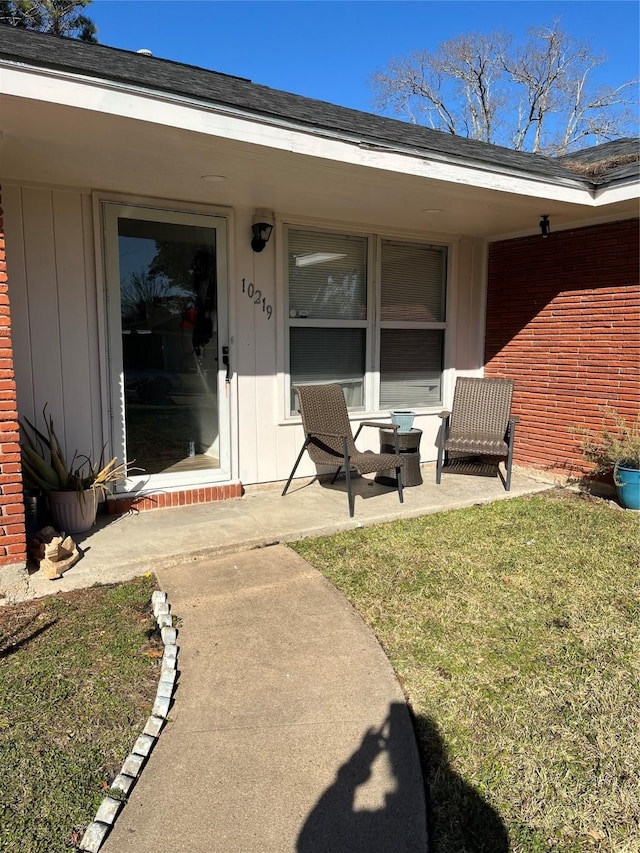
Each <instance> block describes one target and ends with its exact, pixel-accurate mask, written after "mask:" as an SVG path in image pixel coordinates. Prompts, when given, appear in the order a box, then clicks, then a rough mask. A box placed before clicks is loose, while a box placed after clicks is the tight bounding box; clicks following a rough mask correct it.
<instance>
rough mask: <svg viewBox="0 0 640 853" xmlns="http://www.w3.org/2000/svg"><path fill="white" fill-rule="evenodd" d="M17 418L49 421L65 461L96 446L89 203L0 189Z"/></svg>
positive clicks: (79, 197) (52, 192)
mask: <svg viewBox="0 0 640 853" xmlns="http://www.w3.org/2000/svg"><path fill="white" fill-rule="evenodd" d="M2 206H3V208H4V213H5V216H4V224H5V239H6V253H7V270H8V278H9V296H10V300H11V321H12V327H13V334H12V337H13V349H14V366H15V376H16V386H17V399H18V412H19V415H20V417H21V418H24V417H27V418H28V419H29V420H30V421H32V422H34V421H35V420H38V421H39V420H40V419H41V415H42V409H43V406H44V405H45V404H47V412H48V414H50V415H51V416H52V418H53V422H54V426H55V428H56V431H57V433H58V437H59V439H60V441H61V442H62V443H63V445H64V446H65V447H66V450H67V453H68V454H71V455H72V454H73V452H74V451H76V450H77V451H78V452H79V453H81V454H86V455H91V456H92V457H94V458H98V457H99V455H100V451H101V450H102V446H103V435H102V395H101V391H100V387H101V383H100V349H99V342H98V341H99V336H98V312H97V298H96V281H95V262H94V237H93V228H92V214H91V197H90V195H89V194H85V193H80V192H77V191H69V192H67V191H64V190H59V189H43V188H32V187H24V186H23V187H19V186H16V185H11V184H3V187H2Z"/></svg>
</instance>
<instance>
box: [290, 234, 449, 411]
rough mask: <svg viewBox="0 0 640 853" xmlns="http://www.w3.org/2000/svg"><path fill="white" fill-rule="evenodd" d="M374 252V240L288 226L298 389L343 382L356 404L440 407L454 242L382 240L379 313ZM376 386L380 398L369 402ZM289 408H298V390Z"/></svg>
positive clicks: (293, 372) (377, 246) (377, 250)
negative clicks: (373, 289) (373, 284)
mask: <svg viewBox="0 0 640 853" xmlns="http://www.w3.org/2000/svg"><path fill="white" fill-rule="evenodd" d="M368 252H369V240H368V238H366V237H361V236H348V235H342V234H331V233H325V232H320V231H306V230H302V229H298V228H292V229H290V230H289V232H288V270H287V271H288V299H289V302H288V326H289V328H288V336H289V375H290V379H291V386H293V385H296V384H298V385H303V384H309V383H321V382H338V383H339V384H340V385H342V387H343V389H344V392H345V397H346V400H347V406H348V408H350V409H360V410H362V409H367V410H370V411H375V410H389V409H400V408H423V407H429V406H436V405H438V404H439V403H440V402H441V399H442V371H443V368H444V346H445V332H446V290H447V286H446V285H447V263H448V259H447V248H446V247H445V246H433V245H429V244H426V243H417V242H409V241H406V242H405V241H400V240H383V239H380V238H376V239H375V242H374V247H373V255H374V257H375V256H377V259H378V269H379V272H380V275H379V285H378V288H379V290H378V293H377V294H376V293H373V294H372V296H373V297H375V300H374V299H372V300H371V305H374V304H377V305H378V306H379V309H378V310H377V311H376V312H372V313H371V314H370V313H369V312H368V309H367V302H368V293H369V289H370V287H371V279H370V276H371V271H370V270H369V269H368V268H367V257H368ZM376 374H378V376H376ZM368 376H371V377H372V380H371V382H367V381H366V379H367V377H368ZM378 379H379V381H378ZM376 389H379V393H378V394H377V395H376V397H377V398H376V399H373V398H372V399H369V397H370V394H372V393H374V392H375V391H376ZM290 405H291V409H290V410H291V413H292V414H295V413H296V411H297V400H296V397H295V394H294V392H293V391H291V400H290Z"/></svg>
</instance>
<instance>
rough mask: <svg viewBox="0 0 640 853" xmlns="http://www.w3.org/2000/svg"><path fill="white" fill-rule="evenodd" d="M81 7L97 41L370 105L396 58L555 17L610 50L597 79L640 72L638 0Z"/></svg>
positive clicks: (199, 1) (520, 34)
mask: <svg viewBox="0 0 640 853" xmlns="http://www.w3.org/2000/svg"><path fill="white" fill-rule="evenodd" d="M87 11H88V14H89V16H90V17H91V18H92V20H93V21H94V23H95V24H96V26H97V27H98V39H99V41H100V42H101V43H102V44H106V45H110V46H112V47H121V48H125V49H127V50H138V49H140V48H148V49H149V50H151V51H152V52H153V54H154V55H155V56H158V57H162V58H164V59H173V60H176V61H178V62H186V63H189V64H192V65H199V66H201V67H203V68H210V69H214V70H216V71H223V72H225V73H227V74H234V75H237V76H239V77H248V78H249V79H251V80H253V81H254V82H256V83H261V84H263V85H265V86H271V87H273V88H276V89H284V90H286V91H288V92H295V93H297V94H301V95H305V96H307V97H310V98H318V99H320V100H324V101H330V102H332V103H336V104H342V105H344V106H348V107H352V108H354V109H361V110H368V111H371V110H372V98H373V95H372V91H371V89H370V88H369V86H368V83H367V81H368V78H369V76H370V75H371V74H372V73H373V72H374V71H376V70H378V69H381V68H383V67H384V66H385V65H386V63H387V61H388V60H389V59H390V58H392V57H394V56H402V55H404V54H407V53H410V52H411V51H413V50H431V49H434V48H435V47H436V46H437V45H438V44H439V43H440V42H441V41H443V40H445V39H448V38H452V37H454V36H455V35H457V34H458V33H460V32H490V31H492V30H498V29H506V30H509V31H510V32H512V33H513V35H514V36H515V37H516V38H518V39H520V38H524V37H525V35H526V31H527V28H528V27H530V26H532V25H533V26H535V25H548V24H550V23H551V22H552V21H553V20H554V19H555V18H558V17H559V18H560V19H561V22H562V27H563V29H564V30H565V31H566V32H568V33H569V34H570V35H573V36H575V37H578V38H580V39H583V40H587V41H589V42H590V43H591V44H592V47H593V51H594V53H596V54H601V53H604V54H606V56H607V57H608V60H607V62H606V64H605V65H604V66H603V67H601V69H599V70H598V73H597V76H595V77H594V80H596V81H597V82H599V83H610V84H616V83H617V84H619V83H622V82H624V81H626V80H629V79H631V78H634V77H637V76H638V73H639V71H638V67H639V32H640V4H638V3H637V2H636V0H604V2H601V1H600V0H581V2H579V1H578V0H576V2H553V0H537V2H529V0H505V2H493V0H492V2H484V0H448V2H446V1H443V0H434V1H433V2H431V1H429V0H428V1H427V2H420V1H419V0H412V2H405V0H392V2H385V0H380V2H369V0H359V1H358V2H352V1H351V0H333V2H324V1H323V2H320V0H289V2H280V0H261V1H260V2H255V0H223V2H214V0H178V1H177V2H176V0H94V2H93V3H92V4H91V5H90V6H89V7H88V10H87Z"/></svg>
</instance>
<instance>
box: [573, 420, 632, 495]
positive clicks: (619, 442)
mask: <svg viewBox="0 0 640 853" xmlns="http://www.w3.org/2000/svg"><path fill="white" fill-rule="evenodd" d="M603 411H604V418H603V426H602V429H600V430H597V431H596V430H588V429H577V430H576V432H578V433H579V434H580V435H582V437H583V441H582V452H583V453H584V456H585V457H586V458H587V459H589V460H590V461H591V462H594V463H595V466H596V467H595V472H594V473H596V474H605V473H608V472H612V473H613V482H614V484H615V487H616V492H617V494H618V500H619V501H620V503H621V504H622V506H624V507H626V508H627V509H634V510H640V414H639V415H637V416H636V418H635V420H630V419H628V418H625V417H624V416H623V415H621V414H620V413H619V412H618V411H616V409H613V408H611V407H610V406H608V407H606V408H605V409H604V410H603Z"/></svg>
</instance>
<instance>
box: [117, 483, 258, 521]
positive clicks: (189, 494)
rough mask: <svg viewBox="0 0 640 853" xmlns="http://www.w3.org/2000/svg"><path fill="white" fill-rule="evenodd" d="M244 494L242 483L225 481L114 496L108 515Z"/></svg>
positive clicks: (226, 498)
mask: <svg viewBox="0 0 640 853" xmlns="http://www.w3.org/2000/svg"><path fill="white" fill-rule="evenodd" d="M243 494H244V488H243V486H242V483H225V484H224V485H220V486H202V487H199V486H196V487H194V488H193V489H181V490H179V491H173V492H160V491H159V492H154V493H153V494H144V495H126V496H113V497H110V498H108V499H107V502H106V510H107V515H122V514H123V513H127V512H131V511H135V512H146V511H148V510H152V509H169V508H172V507H178V506H193V505H194V504H203V503H213V502H215V501H226V500H229V499H232V498H241V497H242V495H243Z"/></svg>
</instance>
